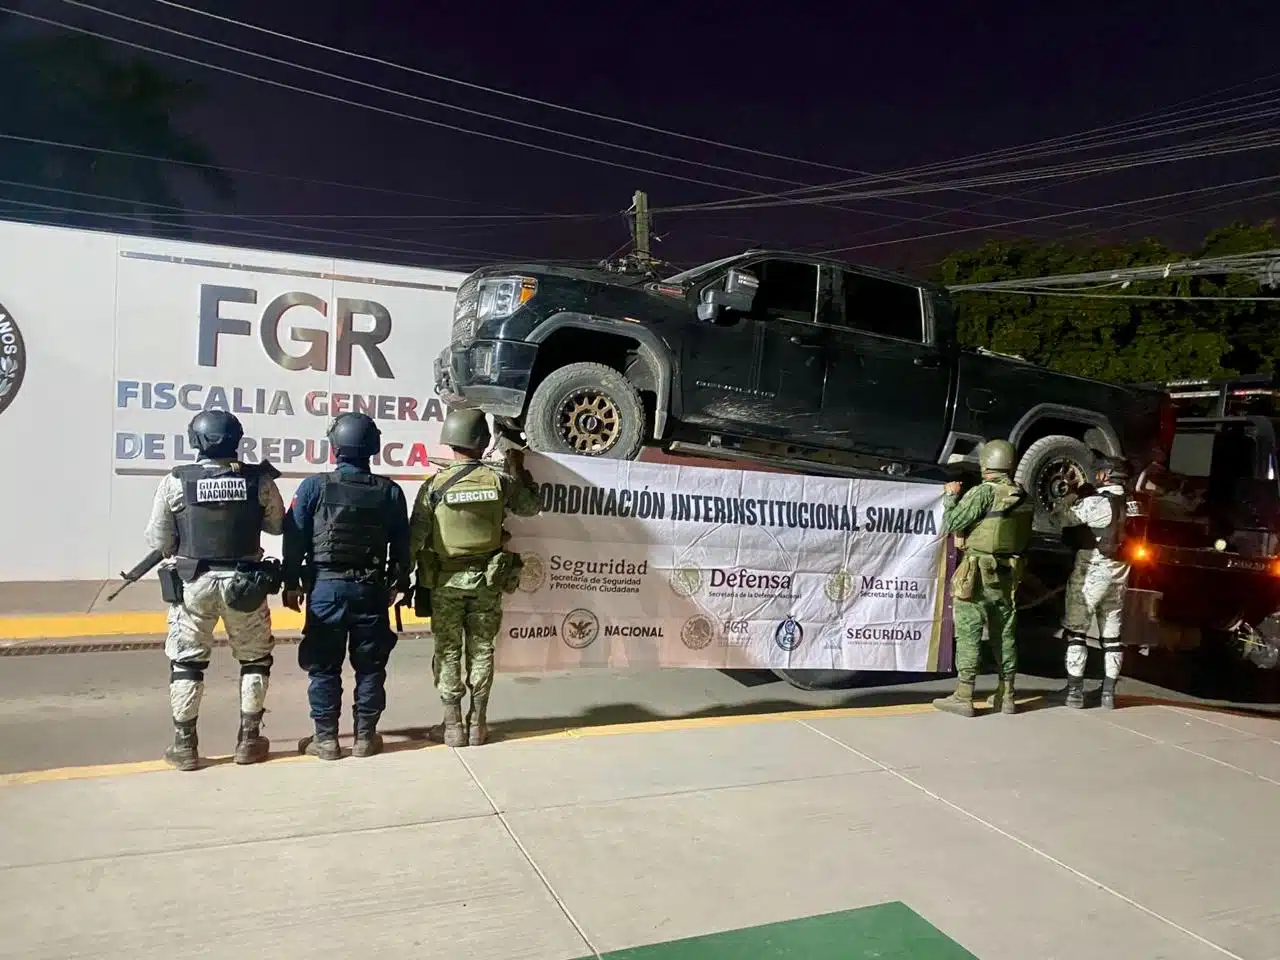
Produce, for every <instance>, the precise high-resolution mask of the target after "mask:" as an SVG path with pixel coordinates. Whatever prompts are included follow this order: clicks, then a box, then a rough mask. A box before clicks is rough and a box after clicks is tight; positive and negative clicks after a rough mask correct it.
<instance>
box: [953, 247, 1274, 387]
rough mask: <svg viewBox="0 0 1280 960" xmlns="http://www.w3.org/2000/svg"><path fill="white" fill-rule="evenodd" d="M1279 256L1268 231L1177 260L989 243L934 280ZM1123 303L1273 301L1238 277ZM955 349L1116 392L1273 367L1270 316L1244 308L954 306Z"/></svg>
mask: <svg viewBox="0 0 1280 960" xmlns="http://www.w3.org/2000/svg"><path fill="white" fill-rule="evenodd" d="M1277 247H1280V232H1278V231H1277V228H1276V225H1275V223H1273V222H1267V223H1264V224H1260V225H1249V224H1243V223H1237V224H1232V225H1230V226H1226V227H1222V228H1220V229H1218V230H1214V231H1213V232H1212V233H1210V234H1209V236H1207V237H1206V238H1205V240H1204V243H1203V244H1202V245H1201V247H1200V248H1199V249H1198V250H1195V251H1192V252H1191V253H1189V254H1187V253H1181V252H1178V251H1174V250H1170V249H1169V248H1168V247H1166V246H1165V245H1164V244H1162V243H1160V242H1158V241H1156V240H1140V241H1136V242H1133V243H1128V244H1124V245H1122V246H1105V247H1094V248H1089V249H1072V248H1069V247H1066V246H1063V245H1061V244H1053V243H1050V244H1042V243H1035V242H1033V241H1029V240H1027V241H1018V242H1012V243H1011V242H1006V241H992V242H989V243H987V244H985V245H984V246H982V247H980V248H978V249H976V250H971V251H966V252H963V253H957V254H953V255H952V256H950V257H948V258H947V259H946V260H944V261H943V262H942V263H941V264H940V265H939V268H938V271H937V274H936V276H935V279H936V280H937V281H938V282H940V283H943V284H947V285H952V284H964V283H983V282H992V281H996V280H1016V279H1023V278H1026V279H1031V278H1035V277H1043V276H1049V275H1053V274H1065V273H1087V272H1093V271H1098V270H1108V269H1113V268H1119V267H1135V266H1150V265H1152V264H1160V263H1171V262H1176V261H1181V260H1188V259H1192V258H1197V257H1214V256H1224V255H1227V254H1238V253H1250V252H1253V251H1257V250H1267V249H1275V248H1277ZM1102 292H1103V293H1109V292H1114V293H1119V294H1125V295H1129V296H1135V295H1136V296H1170V295H1172V296H1184V297H1185V296H1198V297H1257V296H1271V295H1275V296H1280V291H1269V290H1262V289H1260V288H1259V285H1258V282H1257V280H1256V279H1254V278H1251V277H1243V276H1220V277H1219V276H1214V277H1195V278H1191V279H1183V280H1176V281H1175V280H1169V281H1147V282H1142V283H1133V284H1131V285H1130V286H1129V287H1127V288H1125V289H1123V290H1114V291H1102ZM956 309H957V313H958V321H957V322H958V324H959V332H960V339H961V341H962V342H963V343H965V344H966V345H968V346H974V347H986V348H987V349H989V350H995V351H998V352H1000V353H1012V354H1017V355H1019V356H1022V357H1026V358H1027V359H1028V360H1031V361H1033V362H1035V363H1040V364H1044V365H1045V366H1048V367H1052V368H1053V369H1055V370H1061V371H1063V372H1066V373H1074V374H1079V375H1081V376H1086V377H1096V378H1098V379H1100V380H1111V381H1116V382H1141V381H1150V380H1174V379H1181V378H1191V377H1224V376H1230V375H1233V374H1237V373H1255V372H1259V371H1263V370H1270V369H1272V367H1273V366H1274V364H1275V363H1276V361H1277V359H1280V304H1274V303H1258V302H1250V301H1246V300H1235V301H1232V302H1228V301H1213V300H1199V301H1186V300H1183V301H1178V300H1162V299H1157V300H1141V299H1111V300H1106V299H1095V298H1088V297H1074V296H1071V297H1068V296H1028V295H1024V294H1008V293H961V294H957V295H956Z"/></svg>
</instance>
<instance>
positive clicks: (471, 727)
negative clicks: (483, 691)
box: [467, 695, 489, 747]
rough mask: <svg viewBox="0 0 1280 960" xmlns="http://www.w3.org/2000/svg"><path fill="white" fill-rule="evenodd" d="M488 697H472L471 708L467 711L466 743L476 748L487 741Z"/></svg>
mask: <svg viewBox="0 0 1280 960" xmlns="http://www.w3.org/2000/svg"><path fill="white" fill-rule="evenodd" d="M488 711H489V697H488V696H487V695H486V696H483V697H477V696H475V695H472V697H471V708H470V709H469V710H467V743H468V744H469V745H470V746H473V747H478V746H480V745H481V744H483V743H484V742H485V741H486V740H488V739H489V724H488V717H487V713H488Z"/></svg>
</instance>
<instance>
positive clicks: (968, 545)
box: [964, 479, 1035, 556]
mask: <svg viewBox="0 0 1280 960" xmlns="http://www.w3.org/2000/svg"><path fill="white" fill-rule="evenodd" d="M983 483H984V484H985V485H986V486H989V487H991V488H992V490H993V491H994V493H995V499H994V500H992V501H991V506H990V507H989V508H987V512H986V514H985V515H984V516H983V517H982V519H981V520H979V521H978V522H977V523H976V524H974V525H973V527H972V529H970V530H969V531H968V533H966V534H965V536H964V548H965V549H966V550H974V551H976V552H978V553H989V554H994V555H997V556H1016V555H1018V554H1021V553H1024V552H1026V549H1027V547H1028V546H1030V544H1031V531H1032V524H1033V522H1034V521H1035V505H1034V504H1033V503H1032V502H1031V497H1030V496H1028V494H1027V491H1026V490H1024V489H1022V487H1021V486H1019V485H1018V484H1017V483H1014V482H1013V481H1012V480H1003V479H1002V480H985V481H983Z"/></svg>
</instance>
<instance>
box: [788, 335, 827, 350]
mask: <svg viewBox="0 0 1280 960" xmlns="http://www.w3.org/2000/svg"><path fill="white" fill-rule="evenodd" d="M791 342H792V343H793V344H795V345H796V346H797V347H817V346H820V344H817V343H810V342H809V341H808V340H805V339H803V338H801V337H796V336H793V337H792V338H791Z"/></svg>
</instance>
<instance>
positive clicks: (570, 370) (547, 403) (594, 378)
mask: <svg viewBox="0 0 1280 960" xmlns="http://www.w3.org/2000/svg"><path fill="white" fill-rule="evenodd" d="M584 391H589V392H594V393H597V394H599V395H602V396H605V397H608V399H609V400H610V401H611V402H612V403H613V406H614V407H615V408H616V410H617V413H618V417H617V431H616V437H615V439H614V440H613V442H612V443H611V444H610V446H609V447H608V449H606V450H603V451H600V452H598V453H590V452H583V451H582V450H579V449H576V448H575V447H573V446H572V445H571V444H570V443H569V442H568V441H567V440H566V439H565V437H564V436H563V433H562V430H561V426H560V414H561V410H562V408H563V407H564V405H565V404H566V403H568V402H569V400H570V399H571V398H572V397H573V396H574V394H575V393H580V392H584ZM646 422H647V417H646V415H645V409H644V401H643V400H642V399H641V397H640V391H638V390H637V389H636V388H635V385H634V384H633V383H632V382H631V381H630V380H628V379H627V378H626V377H624V376H623V375H622V374H621V373H619V372H618V371H617V370H614V369H613V368H612V367H606V366H605V365H604V364H602V363H571V364H569V365H568V366H566V367H561V368H560V369H559V370H555V371H553V372H552V373H550V374H548V375H547V377H546V379H544V380H543V381H542V383H540V384H538V387H537V389H536V390H534V391H533V397H532V398H531V399H530V400H529V409H528V411H527V412H526V413H525V418H524V433H525V436H526V437H527V438H528V440H529V446H530V447H532V448H533V449H534V450H535V451H537V452H538V453H551V454H570V455H577V456H587V457H599V458H601V459H604V460H634V459H635V458H636V457H637V456H638V455H639V453H640V449H641V447H643V446H644V438H645V425H646Z"/></svg>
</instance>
